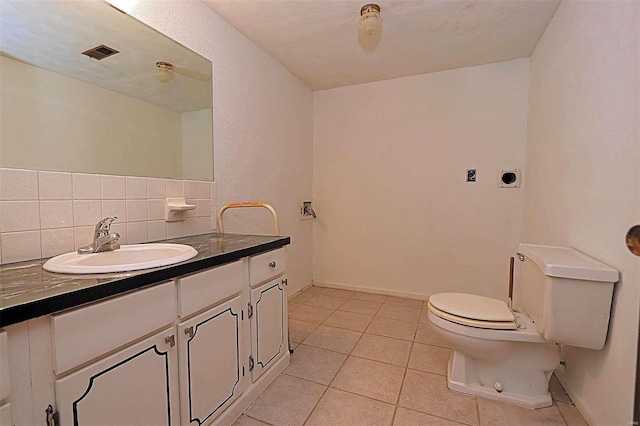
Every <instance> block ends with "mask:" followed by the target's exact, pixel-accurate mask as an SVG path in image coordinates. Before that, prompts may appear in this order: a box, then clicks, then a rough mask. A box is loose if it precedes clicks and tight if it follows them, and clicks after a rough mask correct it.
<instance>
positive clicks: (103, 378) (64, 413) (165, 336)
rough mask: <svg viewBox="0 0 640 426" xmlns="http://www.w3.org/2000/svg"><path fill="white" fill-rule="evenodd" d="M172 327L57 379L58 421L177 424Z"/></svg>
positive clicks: (175, 359)
mask: <svg viewBox="0 0 640 426" xmlns="http://www.w3.org/2000/svg"><path fill="white" fill-rule="evenodd" d="M176 349H177V348H176V346H175V328H174V327H171V328H168V329H166V330H163V331H161V332H160V333H157V334H155V335H153V336H152V337H150V338H147V339H144V340H143V341H141V342H138V343H135V344H133V345H131V346H129V347H127V348H126V349H124V350H121V351H119V352H117V353H115V354H113V355H111V356H108V357H106V358H104V359H102V360H100V361H98V362H95V363H93V364H90V365H89V366H87V367H85V368H82V369H81V370H79V371H76V372H74V373H71V374H69V375H67V376H65V377H63V378H62V379H59V380H56V400H57V401H56V402H57V408H58V414H59V416H60V417H59V419H60V424H61V425H99V424H110V425H128V426H137V425H164V424H166V425H178V424H180V417H179V410H178V368H177V358H178V357H177V350H176Z"/></svg>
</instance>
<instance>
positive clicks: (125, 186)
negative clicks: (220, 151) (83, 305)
mask: <svg viewBox="0 0 640 426" xmlns="http://www.w3.org/2000/svg"><path fill="white" fill-rule="evenodd" d="M167 197H185V198H186V200H187V203H188V204H195V205H196V208H195V210H190V211H187V212H186V215H185V216H186V219H185V220H184V221H181V222H165V220H164V205H165V199H166V198H167ZM216 199H217V197H216V184H215V182H205V181H192V180H177V179H160V178H146V177H136V176H111V175H98V174H87V173H65V172H49V171H38V170H19V169H4V168H0V263H1V264H6V263H12V262H20V261H23V260H32V259H40V258H42V257H51V256H56V255H58V254H62V253H66V252H69V251H73V250H76V249H77V248H78V247H81V246H84V245H87V244H89V243H91V241H92V239H93V230H94V227H95V224H96V223H97V222H98V221H99V220H100V219H102V218H104V217H107V216H117V217H118V220H117V221H116V222H114V223H113V224H112V225H111V230H112V231H113V232H117V233H119V234H120V243H121V244H136V243H142V242H148V241H158V240H164V239H167V238H177V237H182V236H189V235H197V234H206V233H209V232H212V230H215V229H217V224H216V212H217V207H216Z"/></svg>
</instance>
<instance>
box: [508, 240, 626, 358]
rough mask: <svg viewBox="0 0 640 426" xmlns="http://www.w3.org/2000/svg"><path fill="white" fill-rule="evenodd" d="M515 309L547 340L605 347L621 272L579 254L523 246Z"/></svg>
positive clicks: (574, 344) (571, 250)
mask: <svg viewBox="0 0 640 426" xmlns="http://www.w3.org/2000/svg"><path fill="white" fill-rule="evenodd" d="M519 254H520V255H523V256H524V260H523V257H522V256H518V257H519V258H520V260H521V261H522V263H520V265H521V269H520V279H519V281H520V282H519V283H518V284H517V285H516V286H515V288H514V290H515V291H514V298H515V308H516V310H518V311H520V312H524V313H526V314H527V315H529V316H530V317H531V319H533V321H534V322H535V324H536V327H537V329H538V332H539V333H540V334H541V335H542V337H544V338H545V339H546V340H549V341H551V342H557V343H562V344H565V345H570V346H577V347H581V348H588V349H602V347H603V346H604V343H605V340H606V338H607V329H608V326H609V315H610V312H611V299H612V296H613V284H614V283H615V282H617V281H618V271H617V270H615V269H613V268H611V267H609V266H607V265H605V264H604V263H602V262H599V261H597V260H595V259H593V258H591V257H589V256H587V255H585V254H583V253H580V252H579V251H577V250H574V249H572V248H568V247H551V246H541V245H533V244H520V248H519Z"/></svg>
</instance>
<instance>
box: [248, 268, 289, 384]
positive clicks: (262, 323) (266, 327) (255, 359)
mask: <svg viewBox="0 0 640 426" xmlns="http://www.w3.org/2000/svg"><path fill="white" fill-rule="evenodd" d="M285 282H286V278H284V277H281V278H278V279H276V280H274V281H270V282H267V283H266V284H263V285H261V286H259V287H257V288H255V289H252V290H251V305H252V307H253V308H252V310H253V312H252V315H251V361H250V362H251V364H252V365H251V367H252V368H251V379H252V380H253V381H255V380H257V379H258V378H259V377H260V376H262V373H264V371H265V370H267V369H269V368H270V367H271V365H272V363H273V362H274V361H276V360H278V359H279V358H280V357H281V356H282V355H283V354H284V353H285V352H286V351H287V350H288V349H289V347H288V342H287V317H286V309H285V306H286V303H287V299H286V295H285V292H284V286H285Z"/></svg>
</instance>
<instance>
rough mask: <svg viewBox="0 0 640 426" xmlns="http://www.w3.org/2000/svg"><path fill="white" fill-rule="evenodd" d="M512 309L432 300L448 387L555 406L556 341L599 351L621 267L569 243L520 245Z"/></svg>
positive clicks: (485, 301) (480, 300) (485, 302)
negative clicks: (445, 352)
mask: <svg viewBox="0 0 640 426" xmlns="http://www.w3.org/2000/svg"><path fill="white" fill-rule="evenodd" d="M518 258H519V259H520V261H521V262H522V264H521V270H520V282H519V283H518V285H516V286H515V288H514V290H515V293H514V296H515V298H514V300H515V302H516V304H515V309H514V310H513V311H512V310H511V309H510V308H509V307H508V306H507V305H506V303H504V302H503V301H501V300H497V299H492V298H488V297H483V296H478V295H473V294H467V293H439V294H434V295H432V296H431V297H430V298H429V303H428V314H427V316H428V318H429V321H430V322H431V324H432V325H433V327H432V329H433V331H434V333H436V334H437V335H438V336H439V337H440V338H441V339H442V340H443V341H444V342H445V343H447V344H448V345H449V346H450V347H451V348H452V353H451V359H450V360H449V364H448V369H447V384H448V386H449V389H451V390H453V391H457V392H461V393H465V394H469V395H474V396H478V397H483V398H489V399H493V400H497V401H502V402H507V403H510V404H514V405H518V406H522V407H527V408H542V407H547V406H550V405H551V404H552V400H551V395H550V393H549V379H550V378H551V374H553V371H554V370H555V369H556V368H557V367H558V365H560V344H564V345H571V346H576V347H582V348H588V349H594V350H598V349H602V347H603V346H604V343H605V340H606V334H607V328H608V323H609V312H610V309H611V299H612V295H613V283H615V282H616V281H618V271H616V270H615V269H613V268H611V267H609V266H607V265H605V264H603V263H601V262H599V261H597V260H595V259H592V258H590V257H588V256H586V255H584V254H582V253H580V252H578V251H576V250H574V249H571V248H567V247H550V246H539V245H532V244H520V247H519V253H518Z"/></svg>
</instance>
